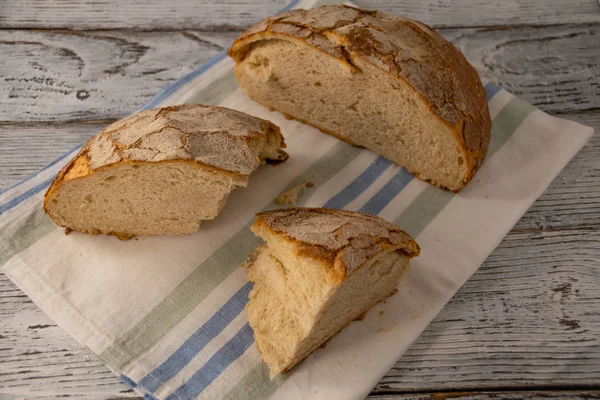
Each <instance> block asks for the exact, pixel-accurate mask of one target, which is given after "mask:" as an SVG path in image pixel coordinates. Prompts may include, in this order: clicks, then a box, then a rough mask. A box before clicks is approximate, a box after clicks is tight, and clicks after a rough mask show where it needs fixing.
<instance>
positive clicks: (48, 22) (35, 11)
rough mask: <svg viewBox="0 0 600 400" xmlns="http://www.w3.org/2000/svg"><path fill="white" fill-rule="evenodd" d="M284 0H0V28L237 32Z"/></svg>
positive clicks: (482, 17) (419, 10)
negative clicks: (0, 7)
mask: <svg viewBox="0 0 600 400" xmlns="http://www.w3.org/2000/svg"><path fill="white" fill-rule="evenodd" d="M353 2H354V3H355V4H356V5H358V6H359V7H362V8H368V9H377V10H381V11H387V12H392V13H395V14H400V15H406V16H408V17H410V18H415V19H419V20H421V21H423V22H425V23H427V24H430V25H432V26H435V27H440V26H452V27H457V26H461V27H465V26H495V25H507V24H508V25H524V24H528V25H552V24H567V23H578V24H580V23H590V22H599V21H600V7H599V5H598V2H597V1H596V0H570V1H569V2H565V1H564V0H544V1H540V0H453V1H449V0H430V1H421V0H403V1H397V0H354V1H353ZM286 3H287V1H286V0H260V1H253V0H236V1H233V0H228V1H215V0H210V1H189V0H171V1H164V0H128V1H121V0H104V1H102V2H99V1H96V0H45V1H38V0H4V2H3V9H4V10H3V11H4V12H3V13H1V14H0V27H4V28H7V27H8V28H44V29H47V28H55V29H56V28H68V29H98V28H102V29H106V28H110V29H114V28H135V29H142V30H151V29H202V30H239V29H243V28H246V27H248V26H249V25H251V24H253V23H255V22H257V21H259V20H261V19H263V18H265V17H267V16H270V15H273V14H275V13H277V11H278V10H280V9H281V8H282V7H283V6H284V5H285V4H286Z"/></svg>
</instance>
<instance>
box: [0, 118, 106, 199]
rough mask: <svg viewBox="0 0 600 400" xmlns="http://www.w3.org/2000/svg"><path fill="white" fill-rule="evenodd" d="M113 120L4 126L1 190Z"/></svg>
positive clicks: (1, 132)
mask: <svg viewBox="0 0 600 400" xmlns="http://www.w3.org/2000/svg"><path fill="white" fill-rule="evenodd" d="M109 123H110V121H109V120H107V121H105V123H77V124H46V125H0V143H2V146H0V191H2V190H4V189H6V188H8V187H11V186H13V185H15V184H17V183H19V182H21V181H22V180H25V179H27V178H28V177H30V176H31V175H33V174H34V173H36V172H37V171H39V170H40V169H42V168H43V167H45V166H46V165H48V164H50V163H51V162H52V161H54V160H56V159H57V158H59V157H60V156H61V155H63V154H64V153H66V152H68V151H69V150H72V149H73V148H75V147H76V146H78V145H80V144H82V143H83V142H84V141H85V140H87V139H88V138H90V137H91V136H93V135H95V134H97V133H98V132H100V131H101V130H102V129H103V128H104V127H105V126H106V125H108V124H109Z"/></svg>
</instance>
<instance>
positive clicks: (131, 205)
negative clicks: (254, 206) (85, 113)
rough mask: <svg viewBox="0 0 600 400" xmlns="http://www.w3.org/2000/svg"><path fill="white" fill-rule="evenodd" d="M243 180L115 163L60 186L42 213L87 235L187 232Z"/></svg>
mask: <svg viewBox="0 0 600 400" xmlns="http://www.w3.org/2000/svg"><path fill="white" fill-rule="evenodd" d="M67 176H68V174H67ZM245 179H246V178H243V179H242V180H240V179H234V178H233V177H231V176H229V175H228V174H225V173H223V172H220V171H216V170H212V169H208V168H203V167H201V166H199V165H198V164H196V163H194V162H190V161H171V162H160V163H143V162H140V163H138V162H128V163H122V164H115V165H112V166H109V167H105V168H102V169H99V170H97V171H95V172H94V173H92V174H90V175H88V176H84V177H81V178H76V179H71V180H66V181H64V182H63V183H62V185H60V187H59V188H58V189H57V190H56V191H54V192H52V194H51V196H50V197H49V199H48V201H47V211H48V213H49V214H50V215H51V216H52V218H53V219H54V220H55V221H56V222H57V223H58V224H59V225H62V226H67V227H69V228H70V229H73V230H76V231H81V232H87V233H112V234H116V235H117V236H119V237H121V238H127V237H130V236H133V235H155V234H180V233H191V232H195V231H197V230H198V228H199V226H200V222H201V221H202V220H205V219H213V218H214V217H215V216H216V215H217V214H218V213H219V211H221V209H222V208H223V206H224V205H225V202H226V200H227V197H228V195H229V193H230V192H231V191H232V190H233V189H235V188H236V187H237V186H238V185H243V184H244V183H245Z"/></svg>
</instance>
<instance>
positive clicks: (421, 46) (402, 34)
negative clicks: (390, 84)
mask: <svg viewBox="0 0 600 400" xmlns="http://www.w3.org/2000/svg"><path fill="white" fill-rule="evenodd" d="M270 39H285V40H294V41H297V42H301V43H304V44H306V45H309V46H311V47H313V48H315V49H318V50H320V51H323V52H324V53H326V54H328V55H330V56H332V57H334V58H335V59H336V60H338V61H339V62H341V63H343V64H345V65H346V66H347V67H348V68H350V69H351V70H353V71H355V70H357V68H356V67H355V65H354V63H353V61H352V60H353V59H355V58H360V59H362V60H364V61H366V62H368V63H370V64H372V65H374V66H375V67H377V68H379V69H381V70H383V71H385V72H387V73H389V74H391V75H392V76H394V77H395V78H397V79H399V80H402V81H404V82H406V83H408V84H409V85H410V86H411V87H412V88H413V89H414V90H416V91H417V93H419V95H420V96H421V98H422V99H423V100H424V101H425V102H426V104H427V105H428V107H429V109H430V110H431V111H432V112H433V113H435V115H437V116H438V117H439V118H440V120H442V121H443V122H444V123H445V124H447V125H448V126H449V127H451V128H452V130H453V132H454V136H455V137H456V139H457V141H458V143H459V145H460V147H461V148H463V149H464V150H465V152H466V155H467V167H468V174H467V178H466V182H468V181H469V180H470V179H471V178H472V177H473V175H474V174H475V172H476V171H477V169H478V168H479V167H480V166H481V164H482V163H483V160H484V159H485V156H486V154H487V149H488V147H489V142H490V136H491V120H490V115H489V111H488V105H487V99H486V94H485V89H484V88H483V85H482V84H481V80H480V79H479V76H478V74H477V72H476V71H475V69H474V68H473V67H472V66H471V65H470V64H469V63H468V61H467V60H466V59H465V57H464V56H463V55H462V53H460V51H458V50H457V49H456V48H455V47H454V46H453V45H452V44H451V43H450V42H448V41H446V40H445V39H443V38H442V37H441V36H440V35H438V34H437V33H436V32H434V31H433V30H432V29H431V28H429V27H428V26H427V25H425V24H423V23H421V22H418V21H413V20H410V19H408V18H404V17H400V16H394V15H390V14H387V13H382V12H378V11H368V10H362V9H358V8H353V7H348V6H322V7H319V8H315V9H311V10H292V11H288V12H284V13H282V14H279V15H277V16H274V17H271V18H269V19H267V20H265V21H262V22H260V23H258V24H256V25H254V26H253V27H251V28H249V29H248V30H246V31H245V32H243V33H242V34H241V36H240V37H239V38H238V39H237V40H236V41H235V42H234V43H233V45H232V47H231V48H230V49H229V52H228V54H229V55H230V56H231V57H232V58H233V59H234V60H235V61H236V62H237V63H239V62H240V61H242V60H243V59H244V58H245V56H246V54H247V53H248V52H249V51H250V50H251V49H252V44H253V43H256V42H258V41H263V40H270ZM336 136H339V135H336Z"/></svg>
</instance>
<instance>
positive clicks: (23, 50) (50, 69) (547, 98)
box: [0, 24, 600, 121]
mask: <svg viewBox="0 0 600 400" xmlns="http://www.w3.org/2000/svg"><path fill="white" fill-rule="evenodd" d="M441 33H442V34H443V35H445V36H446V37H448V38H449V39H451V40H454V41H455V42H456V43H457V44H458V46H459V47H461V49H463V51H464V52H465V54H466V56H467V58H469V59H470V60H471V61H472V62H473V63H474V65H475V66H476V67H477V68H478V69H479V71H480V73H481V75H482V76H483V77H484V78H488V79H492V80H494V81H496V82H498V83H499V84H501V85H503V86H504V87H506V89H508V90H509V91H511V92H513V93H515V94H517V95H519V96H521V97H523V98H524V99H525V100H528V101H529V102H531V103H533V104H535V105H537V106H539V107H540V108H542V109H544V110H548V111H553V112H570V111H585V110H594V109H596V110H597V109H600V59H599V58H598V57H597V54H598V42H599V41H600V24H599V25H593V26H571V25H569V26H560V27H541V28H535V29H534V28H510V29H502V30H494V29H492V30H490V29H444V30H442V32H441ZM235 36H236V33H235V32H226V33H210V34H209V33H201V32H193V31H183V32H123V31H101V32H98V31H90V32H78V33H73V32H68V31H51V32H46V31H15V30H7V31H3V35H2V38H0V52H2V54H4V55H5V57H2V58H0V71H2V74H1V77H0V121H63V120H97V119H104V118H117V117H122V116H124V115H127V114H129V113H131V112H133V111H134V110H135V109H137V108H138V107H139V106H141V105H142V104H144V103H145V102H146V101H148V100H149V99H150V98H151V97H152V96H153V95H154V94H156V92H158V91H159V90H160V89H161V88H162V87H164V86H166V85H167V84H169V83H171V82H173V81H175V80H176V79H178V78H180V77H182V76H183V75H185V74H186V73H188V72H190V71H192V70H193V69H194V68H195V67H197V66H198V65H200V64H201V63H202V62H204V61H206V60H207V59H208V58H210V57H211V56H213V55H215V54H216V53H217V52H218V51H219V50H221V49H223V48H224V47H226V46H227V43H228V42H229V41H230V40H232V39H233V38H234V37H235Z"/></svg>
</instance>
